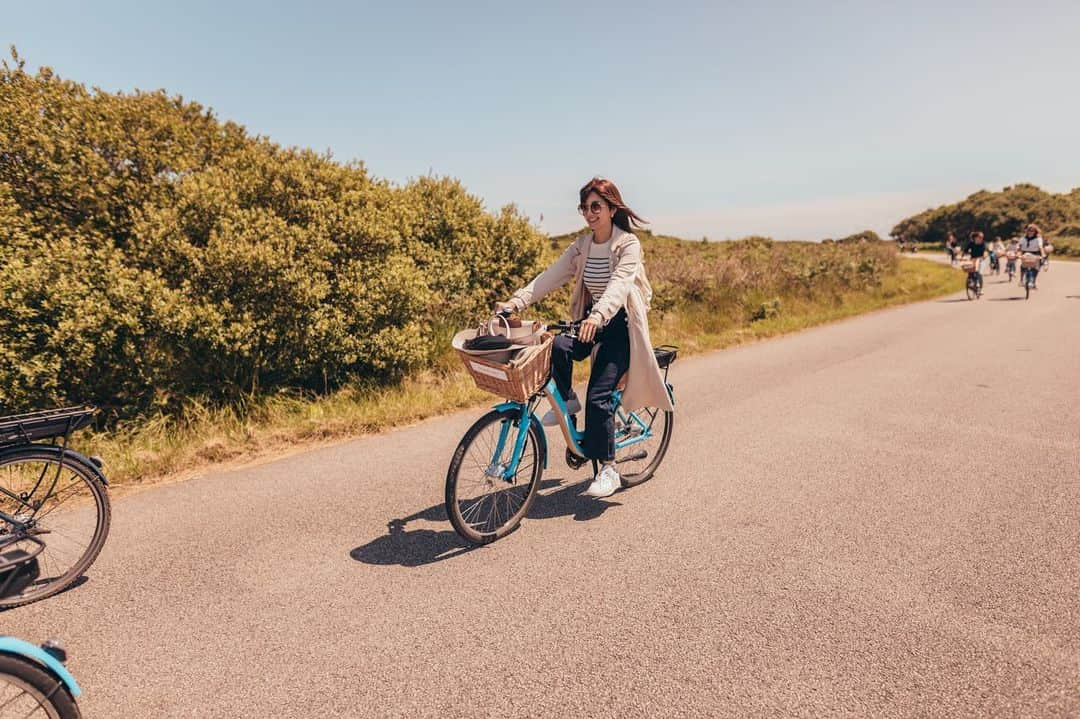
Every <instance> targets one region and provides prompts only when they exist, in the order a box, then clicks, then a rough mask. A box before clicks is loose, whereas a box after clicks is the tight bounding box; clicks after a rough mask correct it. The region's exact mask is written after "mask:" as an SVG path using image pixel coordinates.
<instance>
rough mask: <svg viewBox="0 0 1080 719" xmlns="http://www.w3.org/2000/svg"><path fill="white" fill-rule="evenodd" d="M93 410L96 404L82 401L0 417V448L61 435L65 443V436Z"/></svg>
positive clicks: (78, 427) (88, 416)
mask: <svg viewBox="0 0 1080 719" xmlns="http://www.w3.org/2000/svg"><path fill="white" fill-rule="evenodd" d="M95 412H97V408H96V407H91V406H89V405H84V406H82V407H64V408H62V409H49V410H45V411H43V412H28V413H26V414H15V415H11V416H9V417H0V448H3V447H9V446H12V445H17V444H30V443H31V442H36V441H38V440H41V439H55V438H56V437H64V438H65V444H66V438H67V436H68V435H69V434H71V433H72V432H74V431H75V430H77V429H82V428H83V427H85V426H87V425H88V424H90V419H91V418H92V417H93V416H94V413H95Z"/></svg>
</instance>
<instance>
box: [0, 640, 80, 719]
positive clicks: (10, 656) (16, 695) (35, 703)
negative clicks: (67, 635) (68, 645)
mask: <svg viewBox="0 0 1080 719" xmlns="http://www.w3.org/2000/svg"><path fill="white" fill-rule="evenodd" d="M66 660H67V653H66V652H65V651H64V649H63V648H62V647H61V646H60V644H59V643H58V642H55V641H48V642H45V643H44V644H42V645H41V646H40V647H39V646H36V645H34V644H31V643H29V642H24V641H22V640H21V639H16V638H15V637H6V636H0V719H9V718H10V719H16V718H17V719H30V718H31V717H42V718H43V719H45V718H48V719H79V717H80V716H82V715H81V714H80V712H79V707H78V706H77V705H76V704H75V700H76V699H77V698H78V697H79V694H80V693H81V691H80V689H79V685H78V684H77V683H76V682H75V677H73V676H71V672H69V671H68V670H67V668H66V667H65V666H64V662H65V661H66Z"/></svg>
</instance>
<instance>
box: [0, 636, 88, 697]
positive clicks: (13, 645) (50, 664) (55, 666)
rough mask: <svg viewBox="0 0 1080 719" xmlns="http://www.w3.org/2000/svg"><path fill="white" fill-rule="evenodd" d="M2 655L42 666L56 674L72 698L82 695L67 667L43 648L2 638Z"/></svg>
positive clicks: (21, 641) (0, 651)
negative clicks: (23, 659) (27, 660)
mask: <svg viewBox="0 0 1080 719" xmlns="http://www.w3.org/2000/svg"><path fill="white" fill-rule="evenodd" d="M0 653H2V654H9V655H11V656H15V657H23V658H25V659H29V660H30V661H32V662H35V663H37V664H40V665H42V666H43V667H45V668H46V669H48V670H49V671H50V672H52V673H53V674H55V675H56V677H57V678H58V679H59V680H60V681H61V682H63V683H64V686H65V687H67V690H68V691H69V692H70V693H71V696H73V697H75V698H76V699H77V698H78V697H79V695H80V694H82V689H79V685H78V683H77V682H76V681H75V677H73V676H71V672H69V671H68V670H67V667H65V666H64V665H63V663H61V661H60V660H59V659H57V658H56V657H54V656H52V655H51V654H49V653H48V652H46V651H45V650H44V649H42V648H41V647H39V646H37V645H34V644H31V643H30V642H24V641H23V640H22V639H16V638H15V637H0Z"/></svg>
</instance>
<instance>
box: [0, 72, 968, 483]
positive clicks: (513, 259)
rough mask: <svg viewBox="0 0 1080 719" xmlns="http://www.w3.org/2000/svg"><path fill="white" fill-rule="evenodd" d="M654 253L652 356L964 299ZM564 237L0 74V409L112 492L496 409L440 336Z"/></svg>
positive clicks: (805, 257) (815, 249) (956, 280)
mask: <svg viewBox="0 0 1080 719" xmlns="http://www.w3.org/2000/svg"><path fill="white" fill-rule="evenodd" d="M641 237H642V241H643V243H644V246H645V253H646V262H647V268H648V271H649V276H650V279H651V281H652V282H653V284H654V287H655V292H656V294H655V297H654V301H653V320H652V321H653V339H654V340H655V342H656V343H662V342H670V343H674V344H679V345H681V346H682V347H683V349H684V352H689V353H692V352H699V351H705V350H709V349H714V348H718V347H725V346H729V345H731V344H735V343H739V342H745V341H749V340H754V339H758V338H763V337H769V336H772V335H776V334H779V333H783V332H790V331H793V330H798V329H802V328H804V327H809V326H811V325H814V324H819V323H822V322H827V321H830V320H833V319H837V318H841V317H846V316H849V315H853V314H857V313H859V312H864V311H867V310H871V309H876V308H879V307H884V306H888V305H891V304H897V303H901V302H907V301H912V300H918V299H923V298H925V297H930V296H934V295H936V294H941V293H944V292H949V291H953V290H957V289H960V286H961V284H962V279H961V278H960V277H959V273H956V272H952V271H950V270H949V269H948V268H943V267H939V266H936V265H933V264H931V263H924V262H910V261H903V260H901V259H899V258H898V257H897V255H896V252H895V248H894V246H893V244H892V243H886V242H881V241H880V240H879V239H878V238H877V236H876V235H874V234H873V233H860V234H859V235H854V236H852V237H849V238H844V239H842V240H836V241H833V240H828V241H825V242H822V243H782V242H773V241H772V240H769V239H768V238H761V237H753V238H747V239H744V240H739V241H735V242H716V243H714V242H688V241H683V240H679V239H677V238H672V237H663V236H659V235H653V234H652V233H649V232H645V233H641ZM570 239H571V236H564V237H555V238H548V237H546V236H544V235H542V234H541V233H539V232H538V231H537V230H536V228H535V227H533V226H532V224H531V223H530V222H529V220H528V218H526V217H524V216H523V215H521V214H520V213H519V212H518V211H517V210H516V209H515V208H514V207H513V206H508V207H505V208H502V209H501V210H499V211H498V212H495V213H492V212H490V211H488V210H486V209H485V208H484V206H483V204H482V201H481V200H480V199H479V198H477V197H474V196H472V195H470V194H469V193H468V192H467V190H466V189H465V188H464V187H463V186H462V185H461V184H460V183H459V182H457V181H456V180H454V179H452V178H432V177H424V178H419V179H417V180H415V181H412V182H409V183H407V184H405V185H403V186H399V185H394V184H392V183H389V182H386V181H383V180H380V179H378V178H375V177H373V176H371V175H370V174H369V173H368V171H367V169H366V168H365V167H364V166H363V165H362V164H360V163H340V162H337V161H335V160H334V159H333V158H332V157H330V156H328V155H322V154H317V153H313V152H311V151H308V150H303V149H297V148H282V147H280V146H279V145H276V144H274V143H273V142H271V141H270V140H268V139H266V138H263V137H257V136H252V135H250V134H249V133H248V132H247V131H246V130H245V129H244V128H243V127H242V126H240V125H237V124H235V123H232V122H224V121H221V120H219V119H218V118H216V117H215V116H214V115H213V113H212V112H210V111H209V110H207V109H205V108H203V107H201V106H200V105H198V104H197V103H193V102H190V101H186V100H184V99H182V98H179V97H170V96H168V95H166V94H165V93H164V92H160V91H159V92H150V93H145V92H136V93H132V94H112V93H106V92H102V91H99V90H90V89H88V88H86V87H85V86H83V85H81V84H78V83H75V82H72V81H69V80H64V79H62V78H59V77H57V76H55V75H54V74H53V73H52V72H51V71H49V70H47V69H43V70H41V71H39V72H37V73H34V74H31V73H29V72H27V71H26V70H25V67H24V64H23V61H22V59H21V58H19V57H18V56H17V54H15V52H14V51H13V52H12V57H11V60H9V61H6V62H4V63H2V65H0V408H2V409H3V412H4V413H14V412H19V411H30V410H34V409H40V408H45V407H55V406H61V405H69V404H79V403H92V404H95V405H97V406H98V407H100V408H101V409H102V412H101V414H100V417H99V423H98V425H97V428H96V431H95V432H94V433H91V434H89V435H84V436H80V437H79V438H78V445H79V447H80V448H81V449H84V450H88V451H90V452H91V453H94V454H99V455H101V456H102V457H104V458H105V459H106V461H107V463H108V469H109V474H110V476H111V477H112V478H113V480H114V481H116V482H118V483H127V484H134V483H139V482H143V481H149V480H152V479H159V478H162V477H166V476H172V475H176V474H177V473H180V472H184V471H190V470H194V469H197V468H199V467H205V466H206V465H208V464H211V463H218V462H225V461H245V460H248V459H252V458H256V457H260V456H267V455H269V454H274V453H278V452H281V451H284V450H286V449H287V448H289V447H291V446H295V445H307V444H310V443H314V442H319V441H324V440H329V439H336V438H342V437H348V436H354V435H357V434H362V433H366V432H373V431H378V430H381V429H384V428H387V427H391V426H395V425H400V424H403V423H409V422H413V421H416V420H419V419H422V418H425V417H429V416H432V415H437V414H440V413H445V412H447V411H451V410H453V409H456V408H461V407H466V406H471V405H474V404H477V403H480V402H485V401H489V399H490V398H489V397H488V396H487V395H485V394H484V393H482V392H480V391H478V390H476V389H475V388H474V387H473V385H472V382H471V380H470V379H469V378H468V377H467V376H466V375H465V374H464V373H463V372H462V371H461V369H460V367H459V361H458V359H457V358H456V357H455V356H454V355H453V353H452V351H451V350H450V349H449V338H450V336H451V335H452V333H453V331H454V330H456V329H458V328H460V327H463V326H468V325H470V324H475V322H476V321H477V320H478V319H479V318H480V316H481V315H482V314H483V313H484V312H485V309H486V308H487V307H489V306H490V303H491V302H492V301H493V300H495V299H504V298H506V297H507V296H508V295H509V293H510V292H511V291H512V290H513V289H515V288H516V287H519V286H521V285H522V284H523V283H524V282H526V281H527V280H528V279H529V278H530V277H531V276H532V275H533V274H535V273H536V272H537V271H538V270H539V269H541V268H542V267H543V266H545V264H546V263H547V262H549V261H550V260H551V259H552V258H553V257H554V256H555V255H556V253H558V252H559V251H561V250H562V248H563V247H565V245H566V243H567V242H569V241H570ZM565 307H566V291H563V293H561V294H557V295H556V296H554V297H551V298H549V299H548V300H547V301H545V302H544V303H542V305H541V306H539V307H537V308H536V310H535V313H536V315H537V316H540V317H548V318H552V317H556V316H560V314H561V313H562V312H564V311H565Z"/></svg>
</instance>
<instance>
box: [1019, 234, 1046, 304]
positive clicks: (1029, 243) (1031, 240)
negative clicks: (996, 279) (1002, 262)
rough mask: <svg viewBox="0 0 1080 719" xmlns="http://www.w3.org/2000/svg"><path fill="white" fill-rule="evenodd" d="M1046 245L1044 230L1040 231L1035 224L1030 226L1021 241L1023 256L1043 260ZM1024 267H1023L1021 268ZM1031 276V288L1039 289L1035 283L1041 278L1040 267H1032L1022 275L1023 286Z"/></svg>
mask: <svg viewBox="0 0 1080 719" xmlns="http://www.w3.org/2000/svg"><path fill="white" fill-rule="evenodd" d="M1045 245H1046V243H1045V242H1044V241H1043V238H1042V230H1040V229H1039V226H1038V225H1036V224H1034V223H1032V224H1030V225H1028V226H1027V229H1026V230H1024V239H1022V240H1020V252H1021V254H1024V255H1037V256H1038V257H1039V259H1040V260H1041V259H1042V258H1044V257H1046V249H1045ZM1022 266H1023V265H1021V267H1022ZM1029 274H1030V276H1031V288H1032V289H1038V286H1037V285H1036V284H1035V282H1036V280H1037V279H1038V277H1039V266H1038V265H1036V266H1035V267H1032V268H1030V269H1024V270H1023V271H1022V272H1021V273H1020V283H1021V284H1023V283H1024V282H1026V281H1027V276H1028V275H1029Z"/></svg>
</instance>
